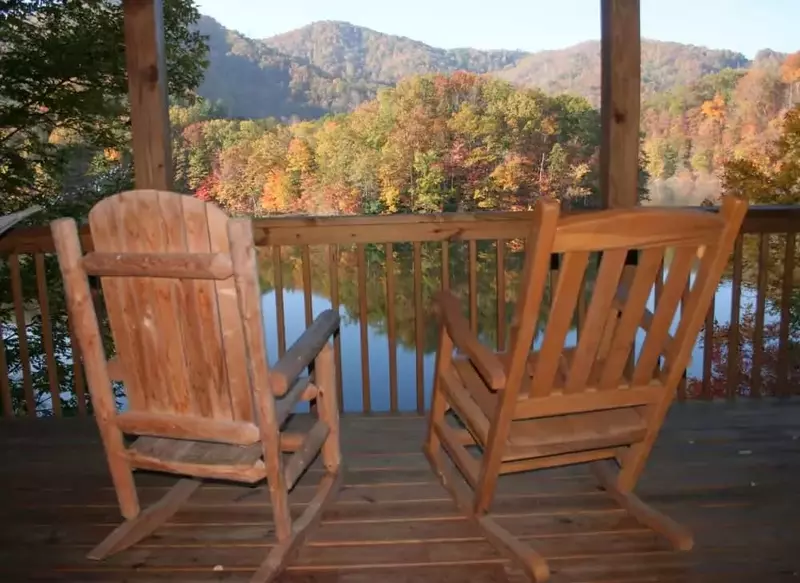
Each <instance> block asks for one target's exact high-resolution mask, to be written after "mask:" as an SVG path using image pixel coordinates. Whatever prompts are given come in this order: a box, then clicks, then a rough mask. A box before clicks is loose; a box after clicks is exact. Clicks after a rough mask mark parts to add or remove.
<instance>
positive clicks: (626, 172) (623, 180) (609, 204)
mask: <svg viewBox="0 0 800 583" xmlns="http://www.w3.org/2000/svg"><path fill="white" fill-rule="evenodd" d="M601 1H602V5H601V14H602V41H601V46H602V48H601V61H602V82H601V91H602V97H601V106H600V115H601V118H602V142H601V146H600V193H601V196H602V200H603V208H621V207H631V206H636V204H637V203H638V200H639V197H638V194H637V185H638V176H639V114H640V107H641V104H640V100H641V58H642V55H641V36H640V34H641V33H640V24H639V18H640V9H639V0H601Z"/></svg>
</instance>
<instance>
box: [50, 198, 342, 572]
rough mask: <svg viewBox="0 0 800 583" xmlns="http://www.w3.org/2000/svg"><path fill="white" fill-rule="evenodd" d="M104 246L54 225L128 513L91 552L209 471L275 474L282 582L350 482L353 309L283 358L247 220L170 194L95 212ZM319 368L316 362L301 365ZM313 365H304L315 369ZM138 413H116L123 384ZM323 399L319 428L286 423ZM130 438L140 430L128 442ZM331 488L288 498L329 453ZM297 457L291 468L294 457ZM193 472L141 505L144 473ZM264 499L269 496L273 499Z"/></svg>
mask: <svg viewBox="0 0 800 583" xmlns="http://www.w3.org/2000/svg"><path fill="white" fill-rule="evenodd" d="M89 226H90V229H91V234H92V242H93V246H94V250H93V251H92V252H90V253H88V254H86V255H84V254H83V253H82V250H81V243H80V239H79V232H78V229H77V226H76V224H75V221H74V220H72V219H60V220H57V221H55V222H53V224H52V232H53V237H54V239H55V245H56V250H57V253H58V260H59V264H60V267H61V272H62V274H63V278H64V285H65V288H66V296H67V301H68V309H69V314H70V318H71V319H72V320H73V323H74V328H75V333H76V336H77V340H78V344H79V347H80V350H81V352H82V354H83V358H84V366H85V368H86V375H87V380H88V384H89V390H90V394H91V400H92V405H93V407H94V411H95V418H96V420H97V424H98V426H99V430H100V435H101V438H102V442H103V446H104V448H105V452H106V456H107V458H108V467H109V470H110V473H111V477H112V480H113V483H114V488H115V490H116V494H117V499H118V502H119V506H120V511H121V513H122V516H123V517H124V518H125V522H124V523H122V524H121V525H120V526H119V527H118V528H117V529H116V530H114V531H113V532H112V533H111V534H110V535H109V536H108V537H107V538H106V539H105V540H104V541H102V542H101V543H100V544H99V545H98V546H97V547H96V548H95V549H93V550H92V551H91V552H90V553H89V555H88V556H89V558H90V559H95V560H101V559H103V558H105V557H107V556H109V555H112V554H114V553H117V552H119V551H122V550H124V549H126V548H128V547H130V546H132V545H134V544H136V543H137V542H139V541H141V540H142V539H143V538H145V537H147V536H148V535H150V534H151V533H152V532H153V531H154V530H156V529H157V528H158V527H159V526H160V525H162V524H163V523H164V522H165V521H167V520H168V519H169V518H170V517H171V516H173V515H174V514H175V513H176V512H177V511H178V509H179V508H180V506H181V505H182V504H183V503H184V502H186V500H187V499H188V498H189V497H190V496H191V494H192V493H193V492H195V490H197V488H198V487H200V486H201V483H202V479H203V478H206V479H223V480H234V481H239V482H244V483H251V484H252V483H255V482H258V481H260V480H263V479H265V478H266V480H267V484H268V489H269V496H270V501H271V503H272V510H273V517H274V528H275V533H276V536H277V545H276V546H274V547H273V549H272V550H271V552H270V553H269V554H268V556H267V557H266V559H265V560H264V562H263V563H262V565H261V566H260V568H259V569H258V570H257V572H256V574H255V576H254V577H253V579H252V580H253V581H254V582H264V581H269V580H271V579H273V578H274V577H275V576H276V575H277V574H278V573H279V572H280V571H281V570H282V569H283V567H284V566H285V563H286V561H287V559H288V558H289V557H290V555H291V554H292V553H293V551H295V549H297V548H299V546H300V545H301V544H302V542H303V540H304V537H305V536H306V535H307V533H308V531H309V529H311V528H312V527H314V526H315V524H316V523H317V522H318V520H319V518H320V515H321V513H322V510H323V507H324V506H325V504H326V503H327V502H329V501H330V500H331V499H332V498H333V497H334V496H335V494H336V492H337V491H338V489H339V484H340V480H341V468H340V457H341V456H340V450H339V411H338V406H337V399H336V389H335V361H334V358H333V349H332V348H331V345H330V343H329V342H328V340H329V339H330V338H331V337H332V336H333V335H334V334H336V333H337V331H338V328H339V315H338V314H337V313H335V312H333V311H330V310H328V311H326V312H323V313H322V314H321V315H320V316H318V317H317V319H316V320H315V321H314V323H313V324H312V325H311V326H310V327H309V328H308V329H307V330H306V331H305V333H304V334H303V335H302V336H301V337H300V338H299V339H298V341H297V342H296V343H295V344H294V345H293V346H292V347H291V348H290V349H289V350H288V351H287V352H286V353H285V354H284V356H283V357H282V358H281V359H280V360H279V361H278V363H277V364H276V365H275V366H274V367H272V368H271V369H270V368H269V367H268V365H267V354H266V345H265V338H264V330H263V322H262V319H261V318H262V315H261V303H260V302H261V294H260V291H259V284H258V276H257V265H256V250H255V248H254V246H253V234H252V228H251V223H250V221H249V220H239V219H237V220H234V219H229V218H228V217H227V216H226V215H225V214H224V213H223V212H222V211H221V210H220V209H219V208H218V207H216V206H214V205H213V204H209V203H205V202H203V201H201V200H198V199H196V198H193V197H190V196H183V195H180V194H175V193H170V192H157V191H132V192H124V193H121V194H117V195H114V196H112V197H110V198H107V199H104V200H102V201H101V202H99V203H98V204H97V205H96V206H95V207H94V208H93V209H92V210H91V212H90V214H89ZM88 276H98V277H99V278H100V282H101V285H102V289H103V298H104V300H105V306H106V310H107V313H108V320H109V324H110V328H111V332H112V336H113V340H114V345H115V347H116V357H115V358H114V359H113V360H110V361H107V360H106V355H105V350H104V348H103V339H102V336H101V332H100V328H99V324H98V318H97V314H96V312H95V305H94V302H93V300H92V295H91V292H90V287H89V280H88ZM310 366H313V372H312V373H310V374H308V375H303V372H304V371H305V370H307V369H308V368H309V367H310ZM301 375H302V376H301ZM114 380H117V381H121V382H122V383H123V385H124V388H125V394H126V397H127V400H128V410H127V411H125V412H123V413H118V412H117V410H116V403H115V398H114V394H113V390H112V381H114ZM310 399H316V403H317V407H316V411H317V416H318V419H317V421H316V422H315V424H314V425H313V427H312V428H311V429H310V430H309V431H308V433H306V434H302V433H289V432H286V431H282V430H281V428H282V426H283V425H284V422H285V421H286V420H287V418H288V417H289V416H290V414H291V413H292V410H293V408H294V407H295V405H296V404H297V403H298V402H300V401H308V400H310ZM124 434H129V435H132V436H136V439H135V441H133V443H132V444H131V445H130V446H126V443H125V440H124ZM320 451H321V452H322V460H323V462H324V466H325V470H326V471H325V472H324V473H323V478H322V480H321V482H320V484H319V486H318V490H317V493H316V495H315V496H314V498H313V499H312V501H311V503H310V504H309V505H308V506H307V508H306V510H305V511H304V512H303V513H302V514H301V515H300V517H298V518H297V519H296V520H295V521H292V518H291V514H290V512H289V503H288V493H289V491H290V490H291V489H292V487H293V486H294V484H295V483H296V482H297V480H298V479H299V478H300V477H301V475H302V474H303V472H304V470H305V469H306V468H307V467H308V466H309V464H310V463H311V462H312V461H313V459H314V458H315V457H316V456H317V454H318V453H319V452H320ZM284 452H294V453H293V454H292V456H291V457H289V458H288V461H286V463H284V461H283V453H284ZM137 469H141V470H155V471H160V472H169V473H174V474H180V475H182V476H188V477H186V478H184V479H181V480H179V481H178V482H177V484H176V485H175V486H174V487H173V488H172V489H171V490H170V491H169V492H168V493H167V494H166V495H165V496H164V497H163V498H162V499H161V500H160V501H158V502H156V503H155V504H153V505H152V506H150V507H149V508H147V509H145V510H143V511H142V510H140V508H139V501H138V496H137V492H136V485H135V483H134V474H133V472H134V470H137ZM264 502H265V504H266V503H267V500H265V501H264Z"/></svg>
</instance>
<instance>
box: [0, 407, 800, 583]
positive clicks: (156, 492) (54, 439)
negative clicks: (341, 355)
mask: <svg viewBox="0 0 800 583" xmlns="http://www.w3.org/2000/svg"><path fill="white" fill-rule="evenodd" d="M313 421H314V419H313V418H310V419H306V418H305V417H300V416H299V417H297V418H293V419H292V420H290V425H291V424H297V425H298V427H299V428H308V427H310V426H311V424H312V423H313ZM425 429H426V420H425V419H424V418H422V417H416V416H381V415H376V414H374V415H373V416H372V417H370V418H364V417H359V416H344V417H343V418H342V428H341V436H342V446H343V453H344V458H345V459H346V460H348V472H347V476H346V480H345V483H344V486H343V489H342V490H341V494H340V497H339V499H338V501H336V502H335V503H333V504H331V505H330V507H329V508H328V509H327V510H326V511H325V512H324V513H323V514H322V522H321V523H320V525H319V528H318V529H316V530H314V531H313V532H311V533H309V535H308V538H307V539H306V546H305V547H304V548H303V549H300V550H299V551H298V552H297V554H296V558H295V559H294V561H293V562H292V563H291V564H290V565H289V566H288V568H287V569H286V571H285V572H284V574H283V576H282V578H281V581H286V582H287V583H300V582H303V583H309V582H313V583H334V582H337V583H339V582H343V581H344V582H348V583H369V582H371V581H376V580H380V581H385V582H386V583H409V582H412V581H413V582H427V581H432V582H433V581H448V582H458V583H467V582H468V581H477V582H478V583H497V582H500V583H502V582H504V581H506V580H509V581H517V582H518V581H525V579H514V578H513V577H514V574H513V569H512V570H511V571H510V572H506V571H505V569H504V567H509V566H510V564H511V563H510V562H509V561H508V560H507V559H506V558H505V557H504V556H503V555H501V554H500V553H498V552H496V551H495V550H494V549H493V547H492V546H491V545H490V544H489V542H488V541H487V539H486V537H485V535H484V533H483V532H482V530H481V529H480V528H479V527H476V526H474V525H471V524H470V523H469V522H468V520H467V519H466V518H465V517H463V515H462V514H461V513H460V512H459V511H458V509H457V508H456V506H455V504H454V503H453V502H452V501H451V499H450V497H449V495H448V493H447V491H446V490H444V488H442V487H441V486H440V485H439V484H438V483H437V480H436V477H435V476H434V475H433V473H432V472H431V471H430V469H429V468H428V465H427V463H426V460H425V458H424V456H423V454H422V453H421V452H420V448H419V444H420V443H421V442H422V440H423V438H424V435H425ZM376 435H377V436H380V439H376ZM793 435H800V402H798V401H795V400H789V401H783V402H780V401H776V400H772V399H769V398H765V399H762V400H760V401H759V402H757V403H749V402H741V403H736V404H728V403H726V402H717V403H704V402H687V403H685V404H676V405H675V406H674V407H673V408H672V409H671V410H670V413H669V416H668V419H667V421H666V423H665V425H664V428H663V431H662V435H661V438H660V439H659V441H658V444H657V446H656V448H655V449H654V451H653V454H652V456H651V463H650V464H649V465H648V467H647V469H646V470H645V472H644V474H643V476H642V480H641V481H640V487H639V489H638V493H639V495H640V496H641V497H642V498H643V499H646V500H648V501H651V502H652V503H653V504H654V505H655V506H656V507H657V508H658V509H659V510H660V511H662V512H663V513H665V514H669V515H671V516H673V517H674V518H676V519H678V520H680V521H681V522H682V523H684V524H685V525H686V526H687V527H689V528H690V529H691V530H692V531H693V532H694V535H695V548H694V549H693V550H692V552H691V553H688V554H684V553H676V552H674V551H673V550H672V549H671V548H670V546H669V544H668V543H667V542H665V541H663V540H661V539H660V538H658V537H656V536H653V535H651V534H650V533H649V532H648V530H647V529H646V528H645V527H643V526H641V525H639V524H638V523H637V521H636V520H635V519H633V518H631V517H626V516H625V514H624V513H623V512H622V511H621V509H620V508H619V507H617V506H616V505H615V504H614V503H613V501H612V500H610V499H609V498H608V497H607V496H606V495H604V494H603V493H602V492H598V491H597V489H596V487H595V486H596V482H595V480H594V479H593V477H592V476H591V474H590V473H589V472H588V471H587V470H586V469H585V468H580V467H577V468H564V469H554V470H548V471H546V472H542V473H540V474H538V475H536V476H531V475H524V474H516V475H508V476H503V477H502V478H501V479H500V481H499V484H498V490H497V498H496V501H495V506H494V508H493V512H492V516H493V517H494V520H495V522H496V523H497V524H498V525H500V526H501V527H503V528H504V529H506V530H508V531H509V532H511V533H513V534H514V535H515V536H517V537H519V538H520V539H521V540H523V541H525V542H526V543H527V544H529V545H531V546H533V547H534V548H535V549H537V551H538V552H539V553H540V554H541V555H542V556H544V557H545V558H546V559H547V560H548V562H549V563H550V567H551V569H552V570H553V572H554V574H553V579H552V580H553V581H556V580H565V581H583V582H586V583H600V582H603V583H608V582H610V581H617V582H619V581H621V582H626V583H627V582H631V581H637V582H638V581H647V580H650V581H653V580H658V581H667V582H669V583H678V582H688V581H691V582H697V583H724V582H729V581H732V582H734V583H745V582H750V581H753V580H764V581H770V582H772V581H776V582H778V583H784V582H791V581H794V580H796V577H794V576H793V575H792V573H793V572H796V571H797V569H798V563H797V558H796V549H795V548H794V546H796V545H795V544H794V541H795V540H796V539H797V536H798V535H800V531H798V524H800V497H799V495H798V492H800V471H798V468H800V450H798V446H797V443H798V442H797V441H796V440H793V439H792V436H793ZM0 442H2V443H3V444H5V445H6V447H3V448H2V449H0V471H2V472H3V476H2V479H1V480H0V493H2V496H0V519H1V520H2V521H3V524H4V528H3V529H0V549H2V550H0V554H1V555H0V556H2V558H3V561H2V562H0V580H4V581H27V580H34V578H36V577H38V580H47V581H122V580H124V581H133V582H137V583H145V582H148V583H152V582H156V581H158V582H167V581H170V582H177V583H183V582H186V583H188V582H194V581H220V580H224V581H235V582H248V581H249V580H250V578H251V577H252V575H253V574H254V573H255V571H256V569H257V568H258V566H259V565H260V564H261V562H262V560H263V557H264V554H265V553H266V552H268V551H269V550H270V549H271V548H273V547H274V545H275V542H276V541H275V537H274V534H273V532H272V529H273V525H272V516H271V511H270V509H269V506H268V504H265V503H264V502H263V501H265V498H266V487H265V486H264V485H263V483H262V484H258V485H256V486H254V487H249V486H239V485H235V484H231V483H215V484H207V485H205V486H203V487H202V488H200V489H199V490H197V491H196V492H195V493H194V494H193V495H192V498H191V499H190V500H189V502H188V504H186V505H184V506H183V507H182V509H181V510H180V511H179V512H178V513H177V514H176V515H175V516H174V517H173V518H172V519H170V520H168V521H167V522H166V523H165V524H164V525H163V526H161V527H160V528H159V529H157V530H156V531H155V532H154V534H153V536H152V537H150V538H146V539H144V540H142V541H141V542H140V543H139V544H138V545H136V546H135V547H133V548H130V549H128V550H126V551H123V552H121V553H119V554H118V555H117V556H116V557H115V558H112V559H109V560H108V561H107V562H102V563H97V562H93V561H89V560H87V559H86V558H85V555H86V553H88V552H89V550H91V548H93V546H94V545H95V544H96V543H97V541H99V540H101V539H102V538H103V537H104V536H105V535H106V534H108V533H109V532H111V531H112V529H113V528H114V525H115V523H116V520H117V517H118V511H117V508H116V503H115V499H114V491H113V489H112V488H111V482H110V479H109V477H108V474H107V472H106V471H105V459H104V455H103V452H102V448H101V446H100V441H99V437H98V432H97V428H96V425H95V423H94V421H93V420H92V419H77V418H64V419H54V420H51V421H48V422H34V423H16V422H8V423H6V422H2V423H0ZM742 450H750V451H751V453H750V454H748V455H743V454H740V453H739V452H740V451H742ZM307 474H308V476H307V478H305V477H304V479H303V480H301V482H300V483H299V484H298V486H297V487H296V488H295V490H294V491H293V492H292V493H291V495H290V504H291V508H292V512H293V514H294V515H299V514H300V513H301V512H302V510H303V509H304V508H305V507H306V506H307V505H308V503H309V502H310V501H311V500H312V499H313V497H314V493H315V490H316V484H317V482H319V481H320V480H321V479H322V476H324V475H325V472H324V470H323V466H322V463H321V462H317V463H315V464H313V465H312V467H311V468H309V470H308V472H307ZM306 479H307V480H308V481H307V482H306V481H305V480H306ZM137 481H138V482H139V487H140V493H141V497H142V502H143V503H146V504H150V503H152V502H154V501H156V500H158V499H159V498H161V497H162V496H163V495H164V494H165V493H166V492H167V491H169V489H170V488H171V487H172V486H173V485H174V484H175V482H176V480H175V478H174V477H172V478H171V477H168V476H163V475H158V474H151V473H149V472H141V475H139V476H138V478H137ZM267 501H268V499H267ZM217 565H221V566H222V567H223V570H222V571H214V567H215V566H217Z"/></svg>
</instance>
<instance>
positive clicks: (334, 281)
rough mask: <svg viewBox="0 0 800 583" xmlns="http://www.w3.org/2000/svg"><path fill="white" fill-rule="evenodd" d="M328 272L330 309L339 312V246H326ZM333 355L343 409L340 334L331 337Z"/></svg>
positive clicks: (337, 391)
mask: <svg viewBox="0 0 800 583" xmlns="http://www.w3.org/2000/svg"><path fill="white" fill-rule="evenodd" d="M328 274H329V277H330V281H331V309H332V310H333V311H334V312H336V313H337V314H338V313H339V246H338V245H329V246H328ZM333 355H334V359H335V361H336V395H337V396H338V397H339V410H340V411H344V382H343V381H342V335H341V331H340V332H339V333H338V334H336V335H335V336H334V337H333Z"/></svg>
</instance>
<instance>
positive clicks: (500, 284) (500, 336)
mask: <svg viewBox="0 0 800 583" xmlns="http://www.w3.org/2000/svg"><path fill="white" fill-rule="evenodd" d="M505 268H506V241H505V239H498V240H497V350H498V351H500V352H503V351H504V350H505V349H506V269H505Z"/></svg>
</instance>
